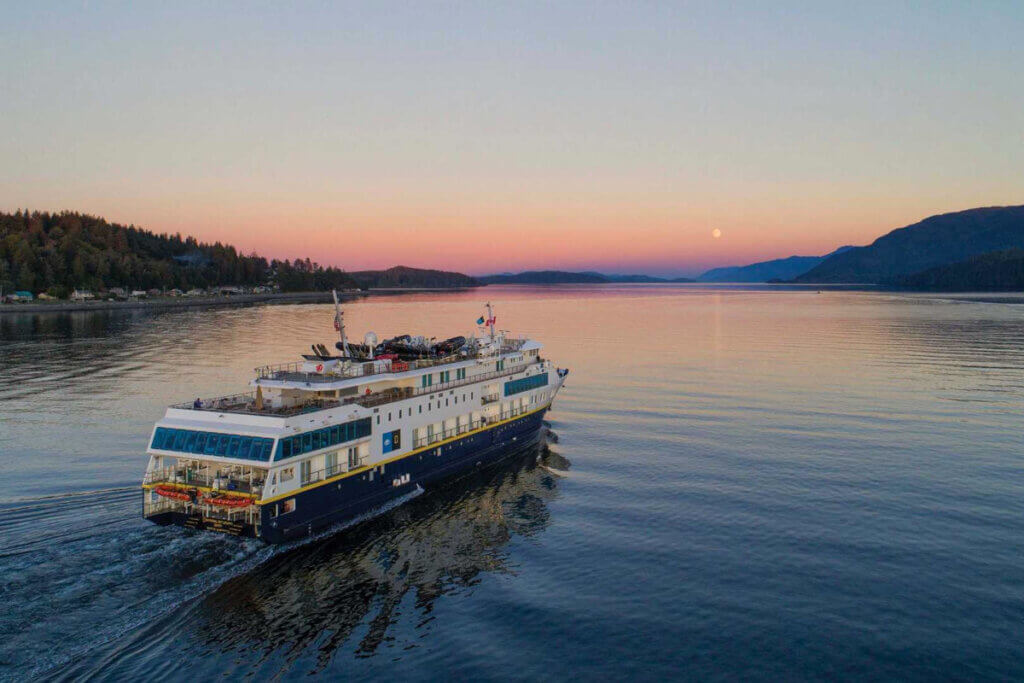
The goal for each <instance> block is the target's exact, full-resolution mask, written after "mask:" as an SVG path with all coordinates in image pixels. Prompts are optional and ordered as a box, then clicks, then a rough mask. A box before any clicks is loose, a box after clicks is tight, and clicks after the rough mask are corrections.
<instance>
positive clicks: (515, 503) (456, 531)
mask: <svg viewBox="0 0 1024 683" xmlns="http://www.w3.org/2000/svg"><path fill="white" fill-rule="evenodd" d="M557 457H558V456H556V455H555V454H552V453H550V452H547V453H546V454H544V455H543V456H542V457H541V459H542V463H540V464H539V463H538V456H537V454H536V453H535V452H531V453H528V454H526V455H525V456H521V457H519V458H517V459H516V460H515V461H513V462H512V464H511V465H510V466H505V467H502V468H501V469H499V470H497V471H493V472H489V473H485V474H482V475H476V476H474V477H472V478H471V479H469V480H463V481H461V482H458V483H457V484H455V485H453V486H452V487H450V488H448V489H446V490H442V491H439V492H437V494H436V495H430V496H422V497H420V498H418V499H417V500H415V501H413V502H411V503H409V504H407V505H405V506H403V507H402V508H400V509H398V510H396V511H394V512H393V513H392V514H390V515H388V516H386V517H384V518H382V519H379V520H375V521H374V522H371V523H369V524H366V525H364V526H362V527H360V528H358V529H356V530H355V533H348V534H343V535H337V536H335V537H333V538H330V539H328V540H326V541H324V542H323V543H320V544H317V545H315V546H307V547H303V548H300V549H298V550H295V551H293V552H289V553H286V554H283V555H280V556H278V557H275V558H274V559H273V560H271V561H270V562H268V563H266V564H265V565H263V566H261V567H260V568H259V569H258V570H256V571H254V572H251V573H249V574H247V575H245V576H242V577H239V578H237V579H234V580H233V581H231V582H230V583H229V584H228V585H225V586H224V587H223V588H222V589H220V590H218V591H217V592H216V593H215V594H213V595H212V596H210V597H209V598H208V599H207V600H206V601H205V602H204V605H203V609H202V612H201V619H200V623H199V625H198V627H197V636H198V638H199V639H200V640H201V641H202V642H203V643H204V644H205V645H207V646H210V647H216V648H217V649H218V650H220V649H224V648H229V649H232V650H239V651H252V650H258V651H261V652H263V653H264V656H266V655H269V654H271V653H273V652H275V651H278V650H280V649H283V650H285V651H287V652H288V653H290V654H289V656H290V657H298V656H299V655H301V654H304V653H305V652H306V650H307V648H315V649H316V652H317V655H316V656H317V662H318V665H317V666H318V667H322V666H324V665H325V664H326V662H327V661H328V660H329V659H330V658H331V657H332V656H333V655H334V653H335V650H336V649H337V648H338V647H341V646H342V645H343V644H344V643H345V642H346V641H347V640H348V639H349V637H350V636H351V635H352V633H353V631H354V630H355V629H356V628H357V627H359V626H360V625H361V624H367V623H368V624H369V627H368V628H367V629H365V632H364V633H363V634H362V635H361V636H360V637H359V638H358V643H357V644H353V646H352V649H353V651H354V652H356V653H358V654H360V655H363V656H366V655H371V654H373V653H375V652H376V651H377V650H378V648H380V646H381V644H382V643H383V642H384V641H385V640H387V639H388V638H389V634H388V629H389V627H391V626H392V625H394V623H395V622H396V620H397V615H396V613H397V612H398V611H399V609H400V606H401V605H402V603H403V602H405V601H406V599H407V598H408V599H409V601H410V602H411V604H412V606H413V609H414V610H415V612H416V613H417V615H416V616H415V617H412V618H413V619H415V620H416V621H417V622H418V628H417V630H418V631H421V632H422V631H424V630H428V629H429V625H430V621H431V613H432V612H433V609H434V604H435V602H436V601H437V600H438V599H439V598H441V597H442V596H444V595H446V594H449V593H458V592H459V591H461V590H465V589H467V588H469V587H472V586H473V585H474V584H475V583H476V582H477V581H478V580H479V575H480V573H481V572H490V573H507V572H514V567H511V566H509V563H508V556H507V549H506V545H507V544H508V542H509V541H510V539H511V538H512V537H513V536H516V535H518V536H522V537H526V538H529V537H531V536H533V535H535V534H538V533H540V532H541V531H543V530H544V528H545V527H546V526H547V525H548V521H549V514H550V513H549V511H548V508H547V503H548V502H549V501H550V500H551V499H552V498H553V497H554V496H555V495H556V490H557V489H556V477H554V476H552V475H551V474H550V473H549V472H547V471H546V469H545V467H544V466H543V461H546V460H551V459H555V458H557ZM325 633H327V634H330V637H329V638H326V639H324V638H322V635H323V634H325Z"/></svg>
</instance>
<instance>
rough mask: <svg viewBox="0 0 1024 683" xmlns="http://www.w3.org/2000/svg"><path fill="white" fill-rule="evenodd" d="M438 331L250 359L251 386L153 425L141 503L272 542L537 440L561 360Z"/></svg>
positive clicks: (521, 341)
mask: <svg viewBox="0 0 1024 683" xmlns="http://www.w3.org/2000/svg"><path fill="white" fill-rule="evenodd" d="M486 310H487V314H486V316H481V317H480V318H479V319H478V320H477V321H476V323H477V327H478V329H477V333H476V334H474V335H473V336H470V337H454V338H452V339H446V340H443V341H440V342H439V341H436V340H435V339H433V338H426V337H422V336H417V337H414V336H410V335H401V336H397V337H393V338H390V339H386V340H383V341H378V339H377V337H376V335H374V333H373V332H368V333H367V334H366V335H365V337H364V339H363V343H361V344H359V343H350V342H349V341H348V339H347V338H346V334H345V325H344V317H343V311H342V309H341V307H340V305H338V300H337V295H335V317H334V328H335V330H336V331H337V332H338V334H339V336H340V341H338V342H337V343H336V344H335V347H336V349H337V350H338V353H332V352H331V351H330V350H329V349H328V348H327V347H326V346H324V345H323V344H314V345H312V346H311V349H312V353H307V354H303V355H302V360H300V361H297V362H294V363H290V364H286V365H272V366H265V367H261V368H257V369H256V371H255V377H254V378H253V379H252V381H251V382H250V387H251V389H252V390H251V391H250V392H248V393H244V394H236V395H233V396H224V397H220V398H209V399H196V400H195V401H192V402H189V403H184V404H180V405H174V406H171V407H169V408H168V409H167V411H166V413H165V415H164V416H163V418H162V419H161V420H160V421H159V422H157V424H156V425H155V427H154V428H153V433H152V435H151V436H150V440H149V448H148V449H147V452H148V454H149V465H148V467H147V469H146V475H145V478H144V480H143V484H142V488H143V506H142V507H143V515H144V516H145V518H146V519H148V520H150V521H152V522H155V523H156V524H160V525H170V524H175V525H179V526H184V527H187V528H191V529H202V530H209V531H218V532H223V533H229V534H234V535H239V536H249V537H254V538H259V539H262V540H264V541H266V542H268V543H281V542H285V541H289V540H292V539H296V538H301V537H304V536H308V535H310V534H313V533H314V532H316V531H317V530H320V529H323V528H325V527H328V526H331V525H335V524H340V523H344V522H347V521H351V520H353V519H356V518H358V517H360V516H361V515H365V514H367V513H371V512H372V511H374V510H377V509H380V508H382V507H384V506H386V505H388V504H390V503H394V502H401V501H403V500H406V499H408V498H410V497H411V495H410V494H414V493H417V492H419V491H420V490H423V489H427V488H429V487H430V486H431V485H434V484H437V483H439V482H442V481H444V480H445V479H449V478H452V477H456V476H458V475H459V474H464V473H466V472H467V471H469V470H472V469H475V468H479V467H485V466H487V465H489V464H492V463H495V462H498V461H500V460H502V459H504V458H506V457H508V456H510V455H513V454H515V453H519V452H522V451H524V450H525V449H529V448H532V447H535V446H536V445H537V444H538V442H539V440H540V439H541V432H542V430H541V426H542V421H543V418H544V414H545V412H546V411H547V410H548V409H549V408H550V407H551V403H552V401H553V400H554V398H555V395H556V394H557V393H558V390H559V389H561V387H562V384H563V383H564V382H565V378H566V376H567V375H568V370H566V369H561V368H556V367H554V366H553V365H552V363H551V361H550V360H548V359H546V358H544V357H543V356H542V354H541V348H542V346H541V344H539V343H538V342H536V341H533V340H530V339H526V338H523V337H515V336H511V335H509V334H508V333H507V332H505V331H496V330H495V316H494V315H493V310H492V308H491V305H490V304H487V306H486Z"/></svg>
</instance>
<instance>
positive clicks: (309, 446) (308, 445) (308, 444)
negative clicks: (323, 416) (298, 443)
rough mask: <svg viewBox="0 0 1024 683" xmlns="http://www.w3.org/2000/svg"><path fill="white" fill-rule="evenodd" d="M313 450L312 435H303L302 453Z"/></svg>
mask: <svg viewBox="0 0 1024 683" xmlns="http://www.w3.org/2000/svg"><path fill="white" fill-rule="evenodd" d="M311 450H313V435H312V434H303V435H302V452H303V453H309V452H310V451H311Z"/></svg>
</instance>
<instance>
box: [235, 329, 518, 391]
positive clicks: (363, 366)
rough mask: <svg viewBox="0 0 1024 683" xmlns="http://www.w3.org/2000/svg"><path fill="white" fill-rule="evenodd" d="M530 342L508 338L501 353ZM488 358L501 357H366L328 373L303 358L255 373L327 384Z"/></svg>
mask: <svg viewBox="0 0 1024 683" xmlns="http://www.w3.org/2000/svg"><path fill="white" fill-rule="evenodd" d="M527 341H528V340H527V339H526V338H525V337H517V338H513V339H505V340H503V342H502V344H501V350H500V353H515V352H517V351H519V350H521V349H522V348H523V346H524V345H525V344H526V342H527ZM488 358H493V359H495V360H498V359H499V357H498V356H496V355H487V356H485V355H481V354H478V353H472V354H454V355H451V356H444V357H442V358H418V359H415V360H407V361H394V362H390V361H373V360H366V361H363V362H357V363H347V364H341V363H339V364H338V365H337V366H336V367H334V368H329V369H327V370H325V371H324V372H308V371H306V370H304V368H305V367H306V366H307V365H308V364H309V363H310V362H311V361H299V362H293V363H283V364H279V365H264V366H261V367H258V368H256V369H255V372H256V379H257V380H260V379H265V380H271V381H284V382H303V383H306V384H313V383H321V384H323V383H328V382H337V381H338V380H342V379H358V378H362V377H372V376H374V375H391V374H395V373H396V372H407V371H409V370H420V369H423V368H436V367H443V366H446V365H452V364H454V363H462V362H465V361H470V360H481V359H488ZM328 363H330V360H327V361H325V365H326V364H328ZM393 367H399V368H401V369H398V370H396V369H393Z"/></svg>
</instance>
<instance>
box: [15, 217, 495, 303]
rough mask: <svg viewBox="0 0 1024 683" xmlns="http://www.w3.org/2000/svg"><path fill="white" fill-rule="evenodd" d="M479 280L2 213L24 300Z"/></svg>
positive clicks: (101, 223)
mask: <svg viewBox="0 0 1024 683" xmlns="http://www.w3.org/2000/svg"><path fill="white" fill-rule="evenodd" d="M480 284H481V283H480V282H479V281H477V280H475V279H474V278H471V277H469V276H468V275H464V274H462V273H449V272H445V271H439V270H420V269H416V268H408V267H405V266H397V267H395V268H390V269H388V270H381V271H358V272H355V273H347V272H345V271H344V270H342V269H340V268H336V267H330V266H328V267H325V266H321V265H320V264H317V263H314V262H312V261H310V260H309V259H308V258H307V259H295V260H294V261H292V260H288V259H285V260H279V259H270V260H268V259H266V258H264V257H262V256H259V255H257V254H250V255H248V256H247V255H244V254H242V253H241V252H239V250H238V249H236V248H235V247H233V246H231V245H226V244H221V243H220V242H215V243H212V244H210V243H206V242H199V241H197V240H196V239H195V238H194V237H182V236H181V235H180V234H179V235H168V234H156V233H153V232H150V231H148V230H143V229H141V228H137V227H135V226H134V225H129V226H124V225H119V224H117V223H109V222H107V221H106V220H104V219H103V218H99V217H96V216H90V215H87V214H81V213H75V212H69V211H65V212H61V213H47V212H38V211H35V212H29V211H17V212H15V213H0V292H2V293H3V294H4V295H8V296H11V295H14V294H15V293H17V295H18V296H17V298H19V299H21V300H24V299H26V298H29V299H31V298H35V297H39V298H52V299H67V298H70V297H71V296H72V295H77V296H76V298H82V299H85V298H88V299H92V298H99V297H101V296H104V297H105V296H108V295H109V296H111V297H113V296H126V295H129V294H131V293H139V294H153V293H154V292H156V293H163V292H171V293H174V294H185V293H189V292H200V291H201V292H204V293H207V292H209V291H211V290H220V289H225V290H226V291H228V292H237V293H252V292H254V291H268V292H270V291H273V292H317V291H328V290H331V289H339V290H354V289H375V288H389V289H392V288H406V289H410V288H449V287H477V286H480ZM40 295H42V296H40Z"/></svg>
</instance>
